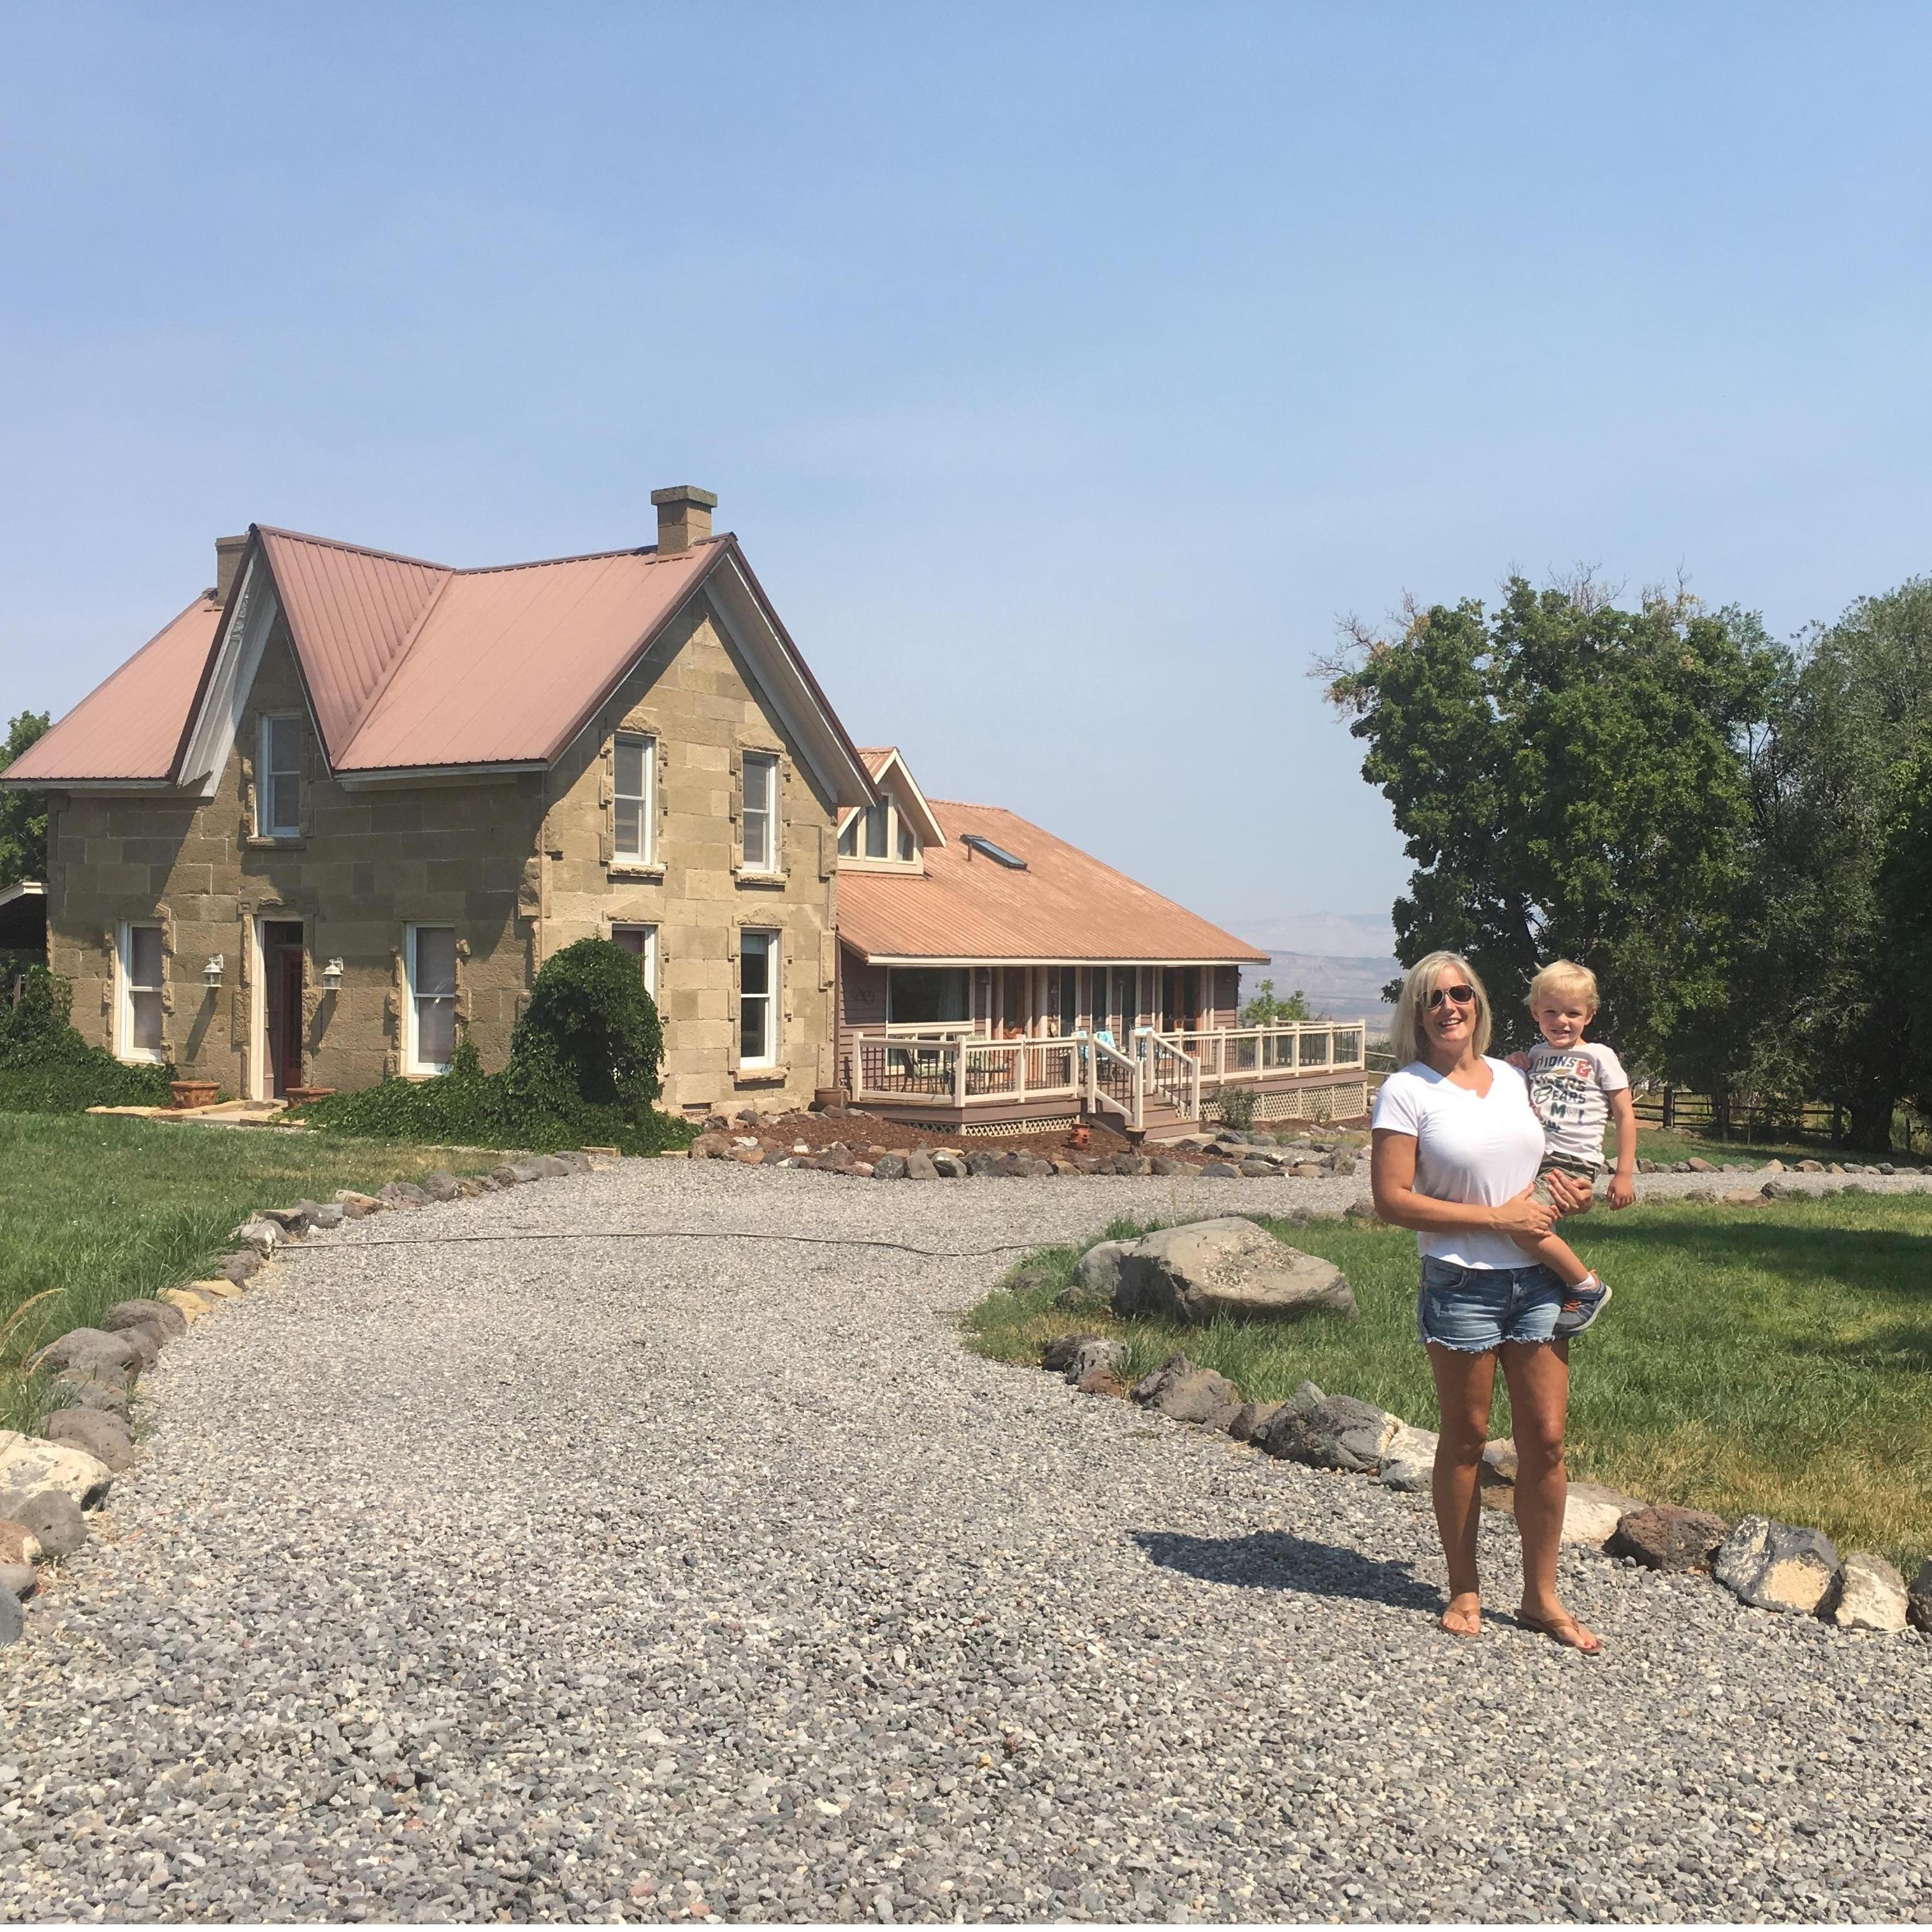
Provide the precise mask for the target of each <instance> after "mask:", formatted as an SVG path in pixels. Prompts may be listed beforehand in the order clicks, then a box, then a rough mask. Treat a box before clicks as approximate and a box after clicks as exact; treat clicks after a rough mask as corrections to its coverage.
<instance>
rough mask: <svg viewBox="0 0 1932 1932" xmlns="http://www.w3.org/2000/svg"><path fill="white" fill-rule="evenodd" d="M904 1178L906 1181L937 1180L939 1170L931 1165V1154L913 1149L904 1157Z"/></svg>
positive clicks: (920, 1149) (923, 1150) (923, 1149)
mask: <svg viewBox="0 0 1932 1932" xmlns="http://www.w3.org/2000/svg"><path fill="white" fill-rule="evenodd" d="M905 1178H907V1180H908V1181H937V1180H938V1178H939V1169H938V1168H937V1167H936V1166H934V1165H933V1160H932V1155H931V1154H928V1153H927V1152H926V1150H925V1148H913V1151H912V1152H911V1153H910V1154H907V1156H906V1157H905Z"/></svg>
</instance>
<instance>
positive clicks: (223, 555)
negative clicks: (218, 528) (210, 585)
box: [214, 532, 248, 604]
mask: <svg viewBox="0 0 1932 1932" xmlns="http://www.w3.org/2000/svg"><path fill="white" fill-rule="evenodd" d="M247 548H248V535H247V533H246V532H244V533H243V534H242V535H240V536H239V537H217V538H215V540H214V601H215V602H216V603H217V604H226V602H227V601H228V593H229V591H231V590H233V589H234V588H235V574H236V571H239V569H240V568H242V552H243V551H244V550H246V549H247Z"/></svg>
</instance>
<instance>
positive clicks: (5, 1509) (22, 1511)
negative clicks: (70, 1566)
mask: <svg viewBox="0 0 1932 1932" xmlns="http://www.w3.org/2000/svg"><path fill="white" fill-rule="evenodd" d="M89 1460H92V1459H91V1458H90V1459H89ZM0 1519H4V1520H5V1521H7V1522H8V1523H18V1524H19V1525H20V1527H21V1528H22V1529H25V1530H29V1531H31V1532H32V1533H33V1535H35V1536H36V1537H37V1538H39V1539H40V1555H41V1556H42V1558H43V1559H48V1558H52V1559H56V1560H57V1559H59V1558H61V1557H63V1556H72V1555H73V1554H74V1552H75V1551H76V1550H78V1549H79V1548H80V1546H81V1545H82V1544H83V1543H85V1542H86V1541H87V1522H86V1518H85V1517H83V1516H82V1514H81V1512H80V1504H79V1503H77V1502H75V1501H74V1498H73V1497H71V1496H69V1495H68V1493H67V1492H66V1491H65V1490H59V1489H55V1488H54V1487H52V1486H51V1485H49V1486H48V1487H43V1488H40V1489H36V1490H17V1489H14V1490H8V1491H7V1493H6V1494H5V1495H0Z"/></svg>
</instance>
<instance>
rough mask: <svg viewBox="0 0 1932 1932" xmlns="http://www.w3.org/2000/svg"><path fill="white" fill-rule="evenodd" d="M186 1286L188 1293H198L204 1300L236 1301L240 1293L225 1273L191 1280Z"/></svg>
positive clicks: (239, 1298)
mask: <svg viewBox="0 0 1932 1932" xmlns="http://www.w3.org/2000/svg"><path fill="white" fill-rule="evenodd" d="M187 1289H188V1292H189V1293H190V1295H199V1296H200V1297H201V1298H202V1301H240V1300H241V1298H242V1290H241V1289H239V1287H237V1286H236V1284H235V1283H233V1282H232V1281H230V1280H229V1279H228V1277H226V1275H225V1274H218V1275H215V1276H214V1277H211V1279H210V1280H207V1281H191V1282H190V1283H188V1285H187Z"/></svg>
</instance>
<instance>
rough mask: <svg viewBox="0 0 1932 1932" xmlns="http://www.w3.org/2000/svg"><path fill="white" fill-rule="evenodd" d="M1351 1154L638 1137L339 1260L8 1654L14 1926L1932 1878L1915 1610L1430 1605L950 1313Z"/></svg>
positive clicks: (379, 1225)
mask: <svg viewBox="0 0 1932 1932" xmlns="http://www.w3.org/2000/svg"><path fill="white" fill-rule="evenodd" d="M1338 1191H1339V1192H1340V1193H1341V1194H1342V1195H1343V1196H1345V1197H1346V1198H1353V1196H1354V1195H1355V1193H1358V1192H1359V1191H1360V1190H1359V1186H1358V1184H1354V1183H1347V1184H1341V1186H1340V1188H1339V1190H1337V1188H1336V1187H1334V1185H1333V1184H1331V1185H1330V1187H1329V1189H1328V1192H1329V1193H1330V1194H1331V1196H1333V1195H1334V1193H1337V1192H1338ZM1660 1191H1664V1190H1660ZM1321 1192H1322V1187H1321V1186H1320V1184H1312V1183H1293V1182H1256V1181H1242V1182H1232V1181H1230V1182H1189V1183H1187V1184H1176V1183H1173V1182H1169V1181H1157V1180H1128V1179H1112V1180H1098V1179H1086V1180H1082V1181H1040V1182H972V1183H942V1184H926V1185H916V1184H901V1185H898V1186H895V1187H889V1188H888V1187H882V1186H879V1185H871V1184H864V1183H859V1182H853V1181H845V1180H841V1179H840V1178H836V1177H834V1176H830V1175H819V1174H815V1173H810V1172H778V1171H775V1170H769V1169H768V1170H763V1171H758V1172H753V1171H750V1170H746V1169H736V1168H732V1167H728V1166H724V1165H722V1164H718V1163H710V1164H706V1165H702V1166H690V1165H686V1164H684V1163H676V1164H673V1163H670V1162H634V1163H625V1164H623V1165H622V1167H621V1168H620V1169H618V1170H616V1171H615V1172H610V1173H605V1174H601V1175H589V1176H585V1177H580V1178H572V1179H571V1180H568V1181H547V1182H545V1183H544V1184H541V1185H540V1186H537V1187H528V1188H523V1189H519V1190H517V1191H516V1192H515V1193H511V1194H506V1195H501V1196H490V1197H487V1198H485V1199H481V1200H479V1201H475V1202H457V1203H453V1204H451V1205H449V1206H447V1207H443V1208H427V1209H425V1210H422V1211H420V1212H419V1213H416V1214H409V1215H403V1214H396V1215H386V1216H383V1217H380V1219H378V1220H373V1221H371V1222H368V1223H363V1224H361V1225H360V1226H352V1227H351V1228H350V1229H345V1230H344V1232H343V1233H342V1234H341V1235H340V1236H338V1237H331V1238H326V1240H319V1241H314V1242H312V1243H311V1244H308V1245H307V1246H306V1247H305V1248H304V1249H303V1250H302V1252H301V1253H299V1254H298V1255H296V1256H294V1257H292V1258H291V1259H289V1260H288V1261H287V1262H284V1264H283V1265H281V1267H280V1268H278V1270H277V1271H275V1278H274V1280H273V1281H272V1283H271V1285H269V1286H266V1287H264V1288H263V1289H260V1291H258V1292H255V1293H254V1294H252V1295H250V1296H249V1297H248V1298H247V1299H246V1300H245V1301H242V1302H241V1303H240V1304H237V1305H236V1306H235V1307H233V1308H231V1309H229V1310H225V1311H223V1313H221V1314H220V1316H218V1317H217V1318H216V1319H213V1320H211V1321H208V1322H205V1323H203V1324H202V1325H200V1326H199V1327H198V1328H196V1329H195V1330H194V1331H193V1333H192V1334H190V1335H189V1336H188V1337H187V1338H186V1339H185V1340H183V1341H181V1343H178V1344H177V1345H176V1346H175V1347H174V1348H172V1349H170V1350H169V1352H168V1354H167V1355H166V1357H165V1358H164V1359H163V1365H162V1367H160V1369H159V1370H157V1372H156V1373H154V1375H153V1376H151V1378H150V1379H148V1381H147V1382H145V1383H144V1384H143V1388H144V1390H145V1391H146V1396H147V1403H146V1407H147V1412H148V1416H149V1418H150V1420H151V1425H152V1437H151V1448H152V1454H151V1456H150V1457H149V1458H148V1460H147V1461H146V1462H145V1464H144V1466H143V1467H142V1471H141V1472H140V1473H139V1476H138V1478H136V1479H135V1480H133V1481H128V1482H127V1483H125V1484H123V1486H122V1488H121V1491H120V1493H119V1494H118V1496H117V1497H116V1499H115V1502H114V1504H113V1508H112V1510H111V1511H110V1517H109V1520H107V1522H106V1523H104V1525H103V1528H102V1534H101V1537H100V1538H98V1540H97V1541H95V1543H94V1544H91V1545H90V1546H89V1549H88V1550H86V1552H84V1553H83V1555H82V1556H81V1557H80V1559H77V1561H76V1562H74V1563H73V1564H72V1565H71V1566H70V1567H69V1570H68V1574H67V1576H66V1577H65V1578H64V1579H63V1580H62V1582H61V1583H60V1584H59V1585H58V1587H57V1588H56V1589H55V1591H54V1592H52V1593H51V1595H49V1598H46V1600H44V1601H42V1602H41V1603H40V1604H37V1605H35V1606H33V1607H31V1609H30V1615H29V1619H28V1631H29V1635H28V1641H27V1642H26V1643H25V1644H24V1645H22V1646H18V1647H17V1648H16V1649H13V1651H11V1652H8V1653H7V1654H6V1655H5V1658H0V1681H4V1687H5V1693H6V1709H7V1717H6V1720H5V1733H4V1736H3V1737H0V1912H5V1915H7V1916H9V1917H12V1918H71V1917H84V1918H85V1917H107V1918H115V1919H121V1918H170V1919H172V1918H190V1917H193V1918H249V1919H257V1918H267V1919H283V1918H352V1919H359V1918H407V1919H430V1920H437V1919H446V1918H465V1919H468V1918H492V1917H515V1918H602V1919H610V1918H616V1917H618V1916H620V1915H621V1916H628V1917H632V1918H659V1917H663V1916H667V1915H670V1914H673V1913H679V1914H684V1913H688V1914H691V1915H697V1916H703V1915H719V1916H722V1917H725V1918H863V1917H872V1918H877V1919H880V1920H889V1919H892V1918H900V1919H904V1918H935V1917H938V1918H953V1917H956V1916H958V1915H964V1916H965V1917H966V1918H1046V1917H1055V1916H1091V1917H1097V1918H1110V1919H1115V1918H1129V1919H1139V1918H1370V1917H1377V1918H1405V1919H1422V1920H1427V1919H1433V1918H1486V1919H1503V1918H1536V1919H1545V1918H1556V1917H1562V1916H1565V1915H1574V1916H1578V1917H1582V1918H1720V1919H1750V1918H1761V1917H1767V1916H1769V1917H1774V1918H1860V1919H1871V1918H1876V1919H1900V1918H1916V1919H1918V1920H1921V1921H1923V1920H1925V1919H1927V1918H1932V1829H1928V1827H1932V1808H1928V1799H1927V1786H1926V1782H1925V1771H1926V1767H1927V1764H1928V1763H1932V1649H1928V1648H1927V1646H1926V1645H1925V1644H1924V1643H1922V1642H1921V1640H1919V1639H1918V1638H1917V1637H1906V1638H1902V1639H1876V1638H1871V1639H1856V1638H1847V1637H1837V1636H1834V1635H1832V1634H1829V1633H1828V1632H1827V1631H1826V1630H1825V1629H1824V1628H1823V1626H1821V1625H1817V1624H1815V1623H1813V1622H1808V1621H1801V1620H1798V1619H1790V1620H1787V1619H1778V1618H1775V1617H1772V1616H1764V1615H1760V1614H1757V1613H1748V1612H1743V1611H1741V1610H1739V1609H1738V1608H1736V1607H1735V1606H1734V1605H1733V1604H1732V1603H1731V1600H1730V1598H1728V1597H1727V1596H1725V1595H1724V1594H1723V1593H1722V1592H1720V1591H1719V1590H1718V1589H1715V1587H1714V1586H1711V1585H1709V1584H1707V1583H1697V1582H1693V1581H1688V1580H1677V1581H1672V1580H1665V1579H1661V1578H1658V1577H1652V1576H1651V1575H1649V1574H1647V1573H1644V1572H1641V1571H1628V1570H1625V1569H1623V1568H1620V1567H1619V1566H1617V1565H1613V1564H1612V1563H1610V1562H1607V1561H1606V1560H1605V1559H1601V1558H1597V1557H1583V1556H1580V1557H1577V1558H1576V1559H1574V1560H1573V1561H1571V1562H1569V1563H1568V1572H1569V1574H1568V1577H1567V1580H1566V1587H1567V1588H1568V1589H1569V1590H1570V1591H1571V1592H1572V1593H1573V1601H1574V1602H1575V1603H1576V1604H1577V1606H1578V1607H1579V1608H1580V1610H1582V1612H1583V1613H1584V1614H1585V1615H1586V1616H1588V1617H1589V1619H1591V1621H1592V1622H1594V1623H1595V1625H1597V1627H1598V1628H1599V1629H1600V1630H1601V1631H1602V1632H1603V1633H1604V1636H1605V1637H1606V1639H1607V1645H1608V1649H1607V1653H1606V1655H1604V1656H1603V1657H1602V1658H1598V1659H1596V1660H1594V1661H1591V1660H1586V1659H1583V1658H1577V1657H1574V1656H1572V1655H1568V1654H1565V1653H1563V1652H1559V1651H1558V1650H1557V1649H1555V1648H1554V1647H1553V1646H1551V1645H1550V1644H1549V1643H1547V1642H1546V1641H1544V1640H1542V1639H1540V1638H1538V1637H1532V1636H1529V1635H1528V1634H1525V1633H1523V1632H1520V1631H1517V1630H1515V1629H1514V1628H1511V1626H1509V1625H1507V1624H1505V1623H1502V1622H1496V1623H1495V1624H1493V1625H1492V1627H1491V1628H1490V1629H1489V1630H1488V1631H1487V1633H1486V1634H1485V1636H1484V1639H1483V1640H1481V1642H1479V1643H1473V1644H1467V1643H1465V1644H1459V1643H1456V1642H1455V1641H1454V1640H1451V1639H1448V1638H1446V1637H1442V1636H1441V1635H1440V1634H1438V1633H1437V1632H1436V1630H1435V1629H1434V1628H1433V1623H1432V1622H1431V1613H1432V1611H1433V1608H1434V1607H1435V1606H1436V1604H1437V1602H1438V1601H1439V1599H1438V1590H1439V1584H1440V1568H1439V1559H1438V1557H1437V1556H1436V1551H1435V1549H1434V1547H1433V1535H1432V1533H1431V1529H1430V1522H1429V1520H1428V1517H1427V1512H1426V1508H1424V1505H1423V1503H1422V1501H1421V1499H1418V1498H1414V1497H1408V1496H1399V1495H1396V1494H1394V1493H1387V1492H1384V1491H1383V1490H1380V1489H1379V1488H1378V1487H1376V1486H1375V1485H1373V1484H1370V1483H1369V1482H1367V1481H1362V1480H1360V1479H1357V1478H1346V1477H1334V1476H1328V1475H1320V1474H1317V1473H1316V1472H1312V1471H1308V1470H1304V1469H1298V1468H1295V1467H1292V1466H1287V1465H1283V1464H1276V1463H1268V1462H1267V1461H1266V1460H1265V1459H1263V1458H1262V1457H1259V1456H1258V1455H1256V1454H1254V1453H1253V1452H1252V1451H1247V1450H1245V1449H1242V1448H1238V1447H1236V1446H1235V1445H1232V1444H1231V1443H1229V1442H1226V1440H1224V1439H1220V1438H1217V1437H1214V1436H1210V1435H1207V1434H1205V1433H1202V1432H1199V1431H1192V1430H1186V1429H1184V1428H1182V1427H1179V1426H1178V1425H1175V1424H1169V1423H1168V1422H1166V1421H1165V1420H1163V1419H1161V1418H1150V1417H1148V1416H1146V1415H1142V1414H1141V1413H1139V1412H1136V1411H1134V1410H1133V1409H1130V1408H1129V1407H1128V1406H1127V1405H1126V1404H1124V1403H1112V1402H1106V1401H1102V1400H1093V1399H1091V1398H1088V1397H1081V1396H1077V1395H1076V1394H1073V1392H1072V1391H1069V1390H1067V1389H1066V1388H1064V1387H1062V1386H1061V1385H1060V1384H1059V1383H1058V1382H1056V1381H1055V1380H1054V1379H1051V1378H1049V1377H1047V1376H1043V1375H1040V1374H1039V1373H1034V1372H1030V1371H1025V1370H1015V1369H1011V1368H1004V1367H998V1366H996V1365H995V1364H990V1363H987V1362H984V1361H980V1360H977V1359H976V1358H973V1357H971V1356H969V1355H966V1354H965V1353H964V1352H962V1349H960V1347H959V1344H958V1343H957V1342H956V1340H955V1339H954V1337H953V1334H952V1332H951V1329H950V1324H949V1322H948V1320H947V1316H948V1315H949V1313H950V1312H951V1311H954V1310H959V1309H962V1308H963V1307H965V1306H966V1305H967V1304H969V1303H970V1302H971V1301H973V1300H974V1299H975V1298H977V1296H978V1295H980V1293H981V1292H983V1289H984V1288H985V1287H986V1284H987V1283H988V1282H989V1280H991V1278H992V1276H993V1275H994V1274H995V1273H996V1272H997V1271H998V1269H999V1268H1001V1267H1002V1266H1004V1265H1005V1262H1006V1261H1007V1259H1009V1256H1008V1255H1007V1253H1004V1252H1002V1253H989V1252H986V1251H987V1250H1011V1249H1016V1248H1017V1247H1020V1246H1022V1245H1025V1244H1033V1243H1035V1242H1037V1241H1041V1240H1045V1239H1052V1238H1061V1237H1067V1236H1072V1235H1078V1234H1080V1233H1082V1232H1089V1231H1091V1229H1093V1228H1094V1226H1097V1224H1099V1223H1103V1222H1104V1221H1105V1220H1106V1219H1107V1218H1108V1217H1109V1216H1111V1215H1112V1214H1117V1213H1133V1214H1144V1215H1147V1214H1161V1215H1175V1214H1182V1213H1197V1214H1198V1213H1211V1212H1220V1211H1227V1210H1228V1209H1229V1208H1235V1207H1246V1208H1255V1207H1257V1206H1259V1205H1264V1204H1268V1205H1274V1204H1276V1203H1280V1202H1288V1201H1291V1200H1298V1201H1303V1202H1307V1201H1310V1199H1313V1198H1315V1197H1317V1196H1319V1194H1320V1193H1321ZM618 1229H631V1230H637V1231H652V1230H656V1231H661V1230H664V1229H685V1230H690V1231H693V1232H697V1233H700V1234H703V1233H705V1232H706V1231H709V1238H697V1239H669V1238H645V1239H622V1240H620V1239H609V1238H589V1235H588V1231H591V1230H599V1231H613V1230H618ZM443 1232H446V1233H449V1234H452V1235H505V1234H508V1235H518V1236H522V1237H526V1238H523V1239H520V1240H511V1241H497V1240H489V1241H437V1240H434V1239H433V1237H434V1236H435V1235H437V1234H439V1233H443ZM754 1235H762V1236H764V1237H766V1238H751V1237H753V1236H754ZM537 1236H563V1237H566V1238H563V1239H541V1240H540V1239H536V1238H534V1237H537ZM774 1237H784V1238H774ZM806 1237H809V1238H810V1239H805V1238H806ZM893 1242H898V1243H901V1244H904V1246H903V1247H893V1246H892V1245H889V1244H891V1243H893ZM863 1244H869V1245H863ZM907 1249H910V1250H930V1251H932V1253H914V1252H907ZM1418 1419H1420V1420H1423V1421H1427V1420H1428V1418H1418ZM1510 1554H1511V1539H1510V1538H1509V1537H1508V1535H1507V1534H1506V1532H1505V1529H1497V1530H1496V1532H1494V1533H1493V1534H1492V1535H1490V1540H1489V1546H1488V1562H1489V1565H1490V1574H1491V1577H1492V1578H1493V1586H1492V1587H1493V1601H1494V1602H1495V1603H1496V1604H1498V1605H1499V1606H1505V1607H1506V1606H1507V1605H1508V1604H1511V1603H1512V1602H1513V1601H1514V1596H1513V1595H1512V1586H1513V1583H1514V1577H1513V1575H1512V1574H1511V1571H1512V1565H1511V1561H1510Z"/></svg>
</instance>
